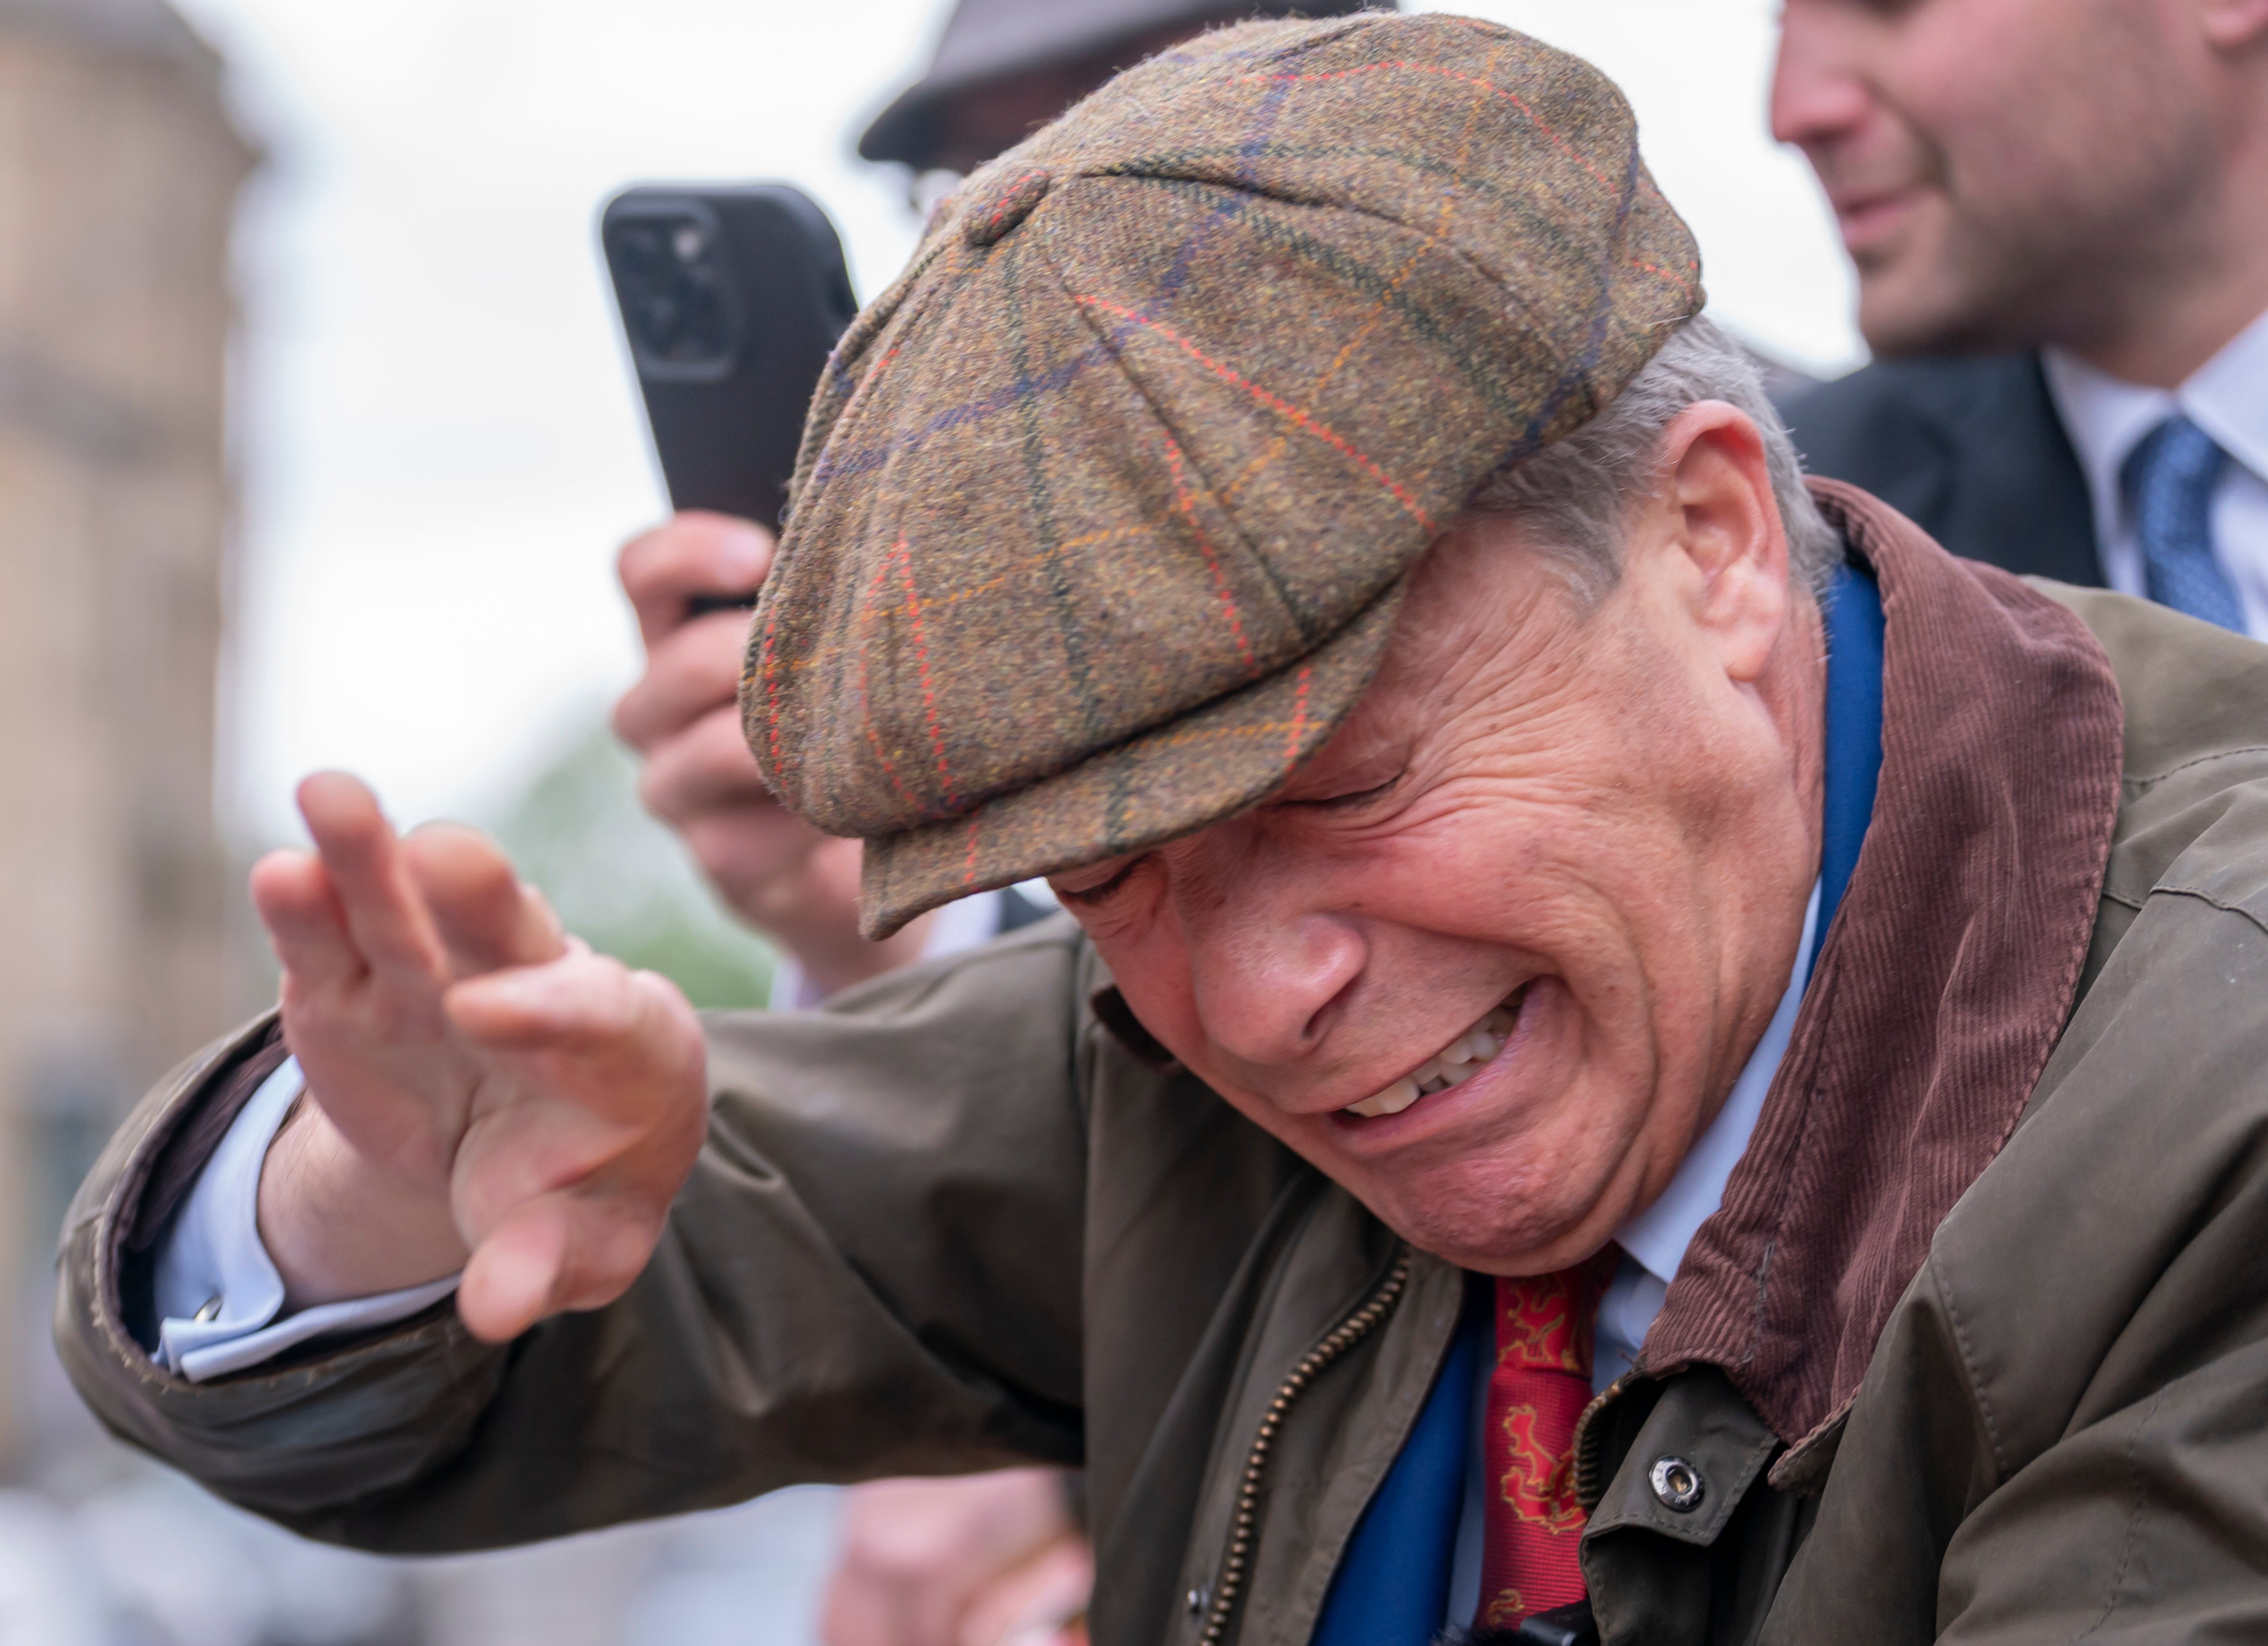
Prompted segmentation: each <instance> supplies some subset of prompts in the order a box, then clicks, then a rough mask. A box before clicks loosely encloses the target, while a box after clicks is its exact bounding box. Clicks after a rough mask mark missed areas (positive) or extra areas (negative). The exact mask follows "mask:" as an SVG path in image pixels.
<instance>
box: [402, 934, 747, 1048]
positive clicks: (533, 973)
mask: <svg viewBox="0 0 2268 1646" xmlns="http://www.w3.org/2000/svg"><path fill="white" fill-rule="evenodd" d="M442 1005H443V1009H444V1010H446V1011H447V1013H448V1014H449V1020H450V1021H451V1022H452V1023H453V1024H454V1025H456V1026H457V1028H458V1029H459V1030H460V1032H462V1033H464V1034H465V1035H466V1036H468V1038H469V1039H471V1040H475V1041H478V1042H479V1043H480V1044H482V1046H485V1047H490V1049H492V1050H495V1051H498V1052H581V1053H596V1054H607V1055H621V1054H624V1053H626V1052H630V1053H635V1054H643V1055H645V1056H648V1057H650V1058H652V1059H654V1060H656V1061H659V1060H660V1059H662V1058H667V1059H669V1060H671V1061H673V1062H679V1063H684V1064H687V1065H688V1067H689V1068H690V1069H698V1067H699V1064H700V1062H701V1061H702V1057H703V1053H702V1050H701V1046H702V1041H701V1023H700V1019H699V1018H696V1016H695V1015H694V1011H693V1008H692V1007H691V1006H689V1005H688V1004H686V1003H685V997H684V996H682V995H681V994H680V993H678V991H677V988H676V986H675V985H674V984H673V983H671V982H669V981H667V980H666V979H665V978H663V977H660V976H659V975H658V974H655V973H652V972H633V971H631V970H630V968H629V967H628V966H624V965H622V962H621V961H619V960H615V959H608V957H607V956H605V955H599V954H593V953H592V952H590V951H589V950H588V949H586V948H583V947H581V946H580V945H575V946H573V947H571V949H570V951H569V952H567V953H566V954H565V955H564V956H563V957H562V958H561V959H556V960H554V961H552V962H550V963H549V965H546V966H515V967H513V968H512V969H511V970H509V971H502V972H489V973H484V974H482V975H480V976H478V977H470V978H467V979H465V980H464V981H462V982H460V983H457V984H455V985H453V987H452V988H450V990H449V992H448V994H447V996H446V997H445V998H444V1000H443V1002H442ZM678 1072H680V1073H683V1072H685V1071H684V1070H680V1071H678Z"/></svg>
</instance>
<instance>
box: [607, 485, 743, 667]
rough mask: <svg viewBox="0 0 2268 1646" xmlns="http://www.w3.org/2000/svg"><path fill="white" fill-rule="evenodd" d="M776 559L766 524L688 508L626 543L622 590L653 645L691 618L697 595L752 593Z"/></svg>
mask: <svg viewBox="0 0 2268 1646" xmlns="http://www.w3.org/2000/svg"><path fill="white" fill-rule="evenodd" d="M771 563H772V540H771V534H770V533H769V532H767V531H765V530H764V529H763V527H762V526H760V525H756V524H755V523H754V522H753V521H749V520H740V519H735V518H733V517H732V516H730V515H724V514H708V513H704V512H702V511H687V512H685V513H683V514H681V515H679V516H677V517H676V518H674V519H673V520H671V521H669V522H668V523H667V524H666V525H659V526H656V527H655V528H654V529H653V530H652V531H651V532H648V533H644V535H642V536H639V537H635V538H632V539H631V540H630V541H629V542H628V543H627V544H625V545H623V547H622V560H621V562H620V570H621V573H622V592H623V593H625V594H627V595H629V596H630V605H631V606H632V607H634V608H635V609H636V610H637V620H638V633H639V634H640V635H641V636H643V637H644V641H645V643H646V645H647V646H648V647H649V648H651V647H652V646H653V645H655V644H656V643H659V641H660V640H661V638H662V637H663V636H666V635H667V634H668V633H669V632H670V631H671V630H673V629H674V628H677V627H678V625H679V624H681V623H682V622H684V621H685V620H686V618H687V616H688V614H689V608H690V604H691V602H692V600H693V599H694V597H696V595H704V594H706V595H724V596H732V595H739V594H752V593H754V592H755V590H756V588H757V586H758V585H759V584H762V582H763V580H764V573H765V572H767V571H768V570H770V569H771Z"/></svg>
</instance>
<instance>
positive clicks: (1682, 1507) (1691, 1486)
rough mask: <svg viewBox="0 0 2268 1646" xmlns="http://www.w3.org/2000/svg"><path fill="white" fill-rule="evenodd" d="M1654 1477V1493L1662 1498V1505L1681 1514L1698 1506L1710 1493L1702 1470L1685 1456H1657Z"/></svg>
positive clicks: (1654, 1462)
mask: <svg viewBox="0 0 2268 1646" xmlns="http://www.w3.org/2000/svg"><path fill="white" fill-rule="evenodd" d="M1652 1478H1653V1495H1655V1496H1656V1497H1659V1498H1660V1499H1661V1506H1662V1507H1663V1508H1664V1509H1674V1510H1676V1511H1677V1512H1678V1513H1679V1514H1681V1515H1682V1514H1685V1513H1688V1512H1690V1510H1693V1509H1695V1508H1697V1507H1698V1506H1699V1504H1700V1502H1701V1500H1702V1499H1703V1498H1704V1497H1705V1496H1707V1495H1708V1492H1709V1488H1708V1487H1707V1486H1706V1485H1705V1483H1704V1482H1703V1481H1702V1479H1701V1471H1700V1470H1698V1469H1697V1468H1695V1467H1694V1466H1692V1465H1691V1464H1690V1463H1688V1462H1686V1460H1685V1459H1683V1458H1677V1457H1668V1458H1656V1459H1654V1460H1653V1476H1652Z"/></svg>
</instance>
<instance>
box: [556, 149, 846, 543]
mask: <svg viewBox="0 0 2268 1646" xmlns="http://www.w3.org/2000/svg"><path fill="white" fill-rule="evenodd" d="M599 239H600V246H601V248H602V250H603V251H604V253H605V255H606V260H607V270H608V274H609V275H610V276H612V277H613V280H614V286H615V305H616V307H617V309H618V310H619V311H620V312H621V315H622V331H623V334H625V335H626V336H627V337H628V339H629V340H630V359H631V361H632V363H633V364H634V365H635V366H636V368H637V379H638V390H639V393H641V394H642V395H643V396H644V400H645V415H646V426H647V428H648V430H650V431H651V432H652V437H653V446H654V453H655V455H656V456H657V457H658V458H659V459H660V461H661V474H662V479H663V481H664V482H665V483H666V485H667V487H668V489H669V501H670V502H671V503H672V504H673V505H674V506H675V507H676V508H678V509H681V510H683V509H713V510H715V511H718V512H719V513H722V514H735V515H740V516H742V517H744V518H747V519H751V520H755V521H758V522H760V523H761V524H762V525H765V526H767V527H769V528H770V529H771V530H773V531H775V532H776V531H777V530H778V529H779V524H780V514H781V511H782V510H783V509H784V506H785V504H786V502H787V484H788V481H789V480H790V478H791V477H792V475H793V474H794V473H795V456H796V448H797V446H798V445H799V442H800V441H801V439H802V437H803V420H804V414H805V413H806V411H807V410H808V409H809V408H810V405H811V397H812V394H813V392H814V390H816V389H817V388H818V386H819V377H820V372H821V370H822V369H823V368H824V367H825V366H826V364H827V356H828V351H829V350H831V349H833V348H834V347H835V343H836V339H837V338H839V337H841V336H842V335H843V331H844V329H845V328H846V327H849V326H850V324H851V320H852V318H853V317H854V316H855V315H856V314H857V313H858V300H857V298H855V297H854V296H853V295H852V293H851V274H850V270H849V269H848V268H846V267H845V266H844V264H843V242H842V240H841V239H839V238H838V237H837V236H836V232H835V225H834V224H832V223H830V222H829V221H828V217H827V213H826V212H825V211H824V210H822V209H821V208H820V206H819V203H818V202H816V201H814V200H813V199H812V198H811V197H810V196H809V195H806V194H804V193H803V192H802V191H801V190H799V189H796V188H792V187H788V186H787V185H786V184H784V183H744V184H738V185H732V186H721V187H711V186H706V185H703V186H687V187H672V186H667V185H640V186H638V187H632V188H627V189H624V190H623V191H622V193H621V194H619V195H615V197H614V198H613V199H612V200H610V201H608V202H607V206H606V209H605V211H604V212H603V213H602V214H601V216H600V220H599Z"/></svg>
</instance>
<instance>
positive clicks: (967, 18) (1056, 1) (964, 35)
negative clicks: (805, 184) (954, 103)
mask: <svg viewBox="0 0 2268 1646" xmlns="http://www.w3.org/2000/svg"><path fill="white" fill-rule="evenodd" d="M1365 4H1366V0H1307V4H1294V0H959V4H956V5H955V6H954V8H953V14H952V15H951V16H950V17H948V18H946V23H945V30H944V33H941V34H940V35H939V37H938V42H937V51H936V53H935V54H934V55H932V57H931V58H930V62H929V67H928V68H927V69H925V70H923V72H922V77H921V78H920V79H918V80H917V81H915V82H914V84H913V85H909V86H908V87H907V88H906V89H905V90H904V91H902V92H900V93H898V95H897V96H896V97H895V99H892V100H891V103H890V106H889V107H887V108H886V109H884V110H883V111H882V112H881V113H880V114H877V115H876V116H875V117H874V121H873V124H872V125H870V126H868V127H867V128H866V129H865V134H864V135H863V136H860V137H859V139H858V153H859V154H860V156H861V157H862V158H865V159H869V160H899V161H902V162H903V163H904V164H906V165H910V166H912V167H913V168H914V170H916V171H917V172H919V171H925V170H927V169H928V168H929V167H931V166H932V165H936V164H937V162H938V154H939V147H940V144H939V136H938V116H939V112H940V110H942V108H943V107H944V106H945V105H946V103H948V102H950V101H951V100H952V99H954V98H956V97H960V96H961V95H962V94H963V93H965V92H973V91H975V90H976V88H978V87H979V86H983V85H990V84H991V83H993V82H995V81H998V80H1005V79H1008V78H1010V77H1013V76H1015V75H1020V74H1028V73H1030V72H1032V71H1033V70H1040V69H1053V68H1057V67H1059V66H1062V65H1065V64H1070V63H1077V62H1087V61H1090V60H1091V59H1094V58H1097V57H1104V58H1107V57H1108V54H1109V53H1110V52H1112V51H1113V50H1115V49H1116V48H1119V47H1121V46H1124V45H1126V44H1127V43H1129V42H1130V41H1132V40H1139V39H1141V38H1142V37H1143V36H1145V35H1148V34H1153V33H1157V32H1158V31H1160V30H1161V29H1170V28H1174V27H1175V26H1187V27H1188V28H1189V30H1190V31H1191V32H1192V33H1194V32H1195V31H1196V30H1197V29H1198V28H1200V27H1202V26H1204V25H1205V24H1208V23H1222V22H1228V21H1231V20H1233V19H1238V18H1280V17H1289V16H1293V15H1298V16H1300V17H1311V18H1312V17H1339V16H1344V14H1346V13H1348V12H1351V11H1361V10H1362V9H1363V7H1364V5H1365Z"/></svg>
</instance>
